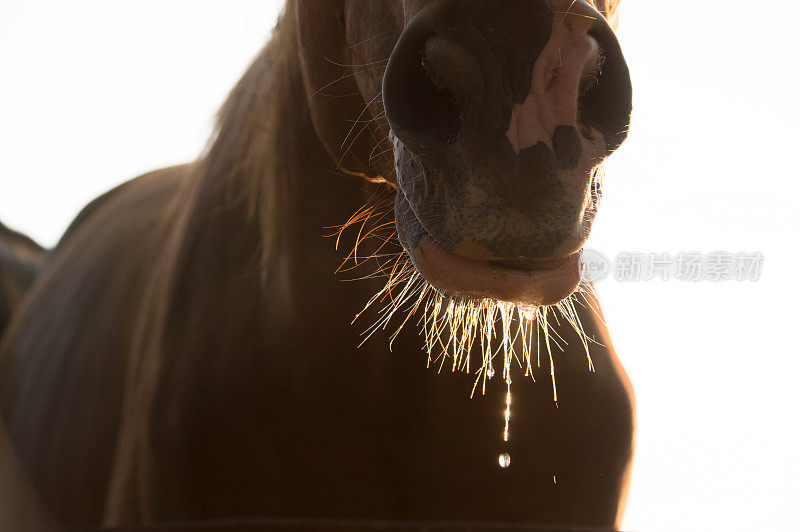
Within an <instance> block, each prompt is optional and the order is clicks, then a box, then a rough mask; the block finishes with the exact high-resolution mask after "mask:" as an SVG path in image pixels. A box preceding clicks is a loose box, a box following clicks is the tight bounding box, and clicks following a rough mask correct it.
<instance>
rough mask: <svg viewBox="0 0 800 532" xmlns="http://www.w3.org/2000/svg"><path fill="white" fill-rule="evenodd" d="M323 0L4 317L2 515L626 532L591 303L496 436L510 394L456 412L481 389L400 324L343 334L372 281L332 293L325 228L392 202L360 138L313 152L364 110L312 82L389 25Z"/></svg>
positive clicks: (619, 380)
mask: <svg viewBox="0 0 800 532" xmlns="http://www.w3.org/2000/svg"><path fill="white" fill-rule="evenodd" d="M315 3H316V4H319V2H312V1H309V0H290V1H289V2H288V4H287V8H286V11H285V13H284V16H283V19H282V22H281V23H280V24H279V26H278V28H277V29H276V31H275V34H274V36H273V39H272V41H271V43H270V44H269V45H268V46H267V47H266V48H265V49H264V50H263V51H262V52H261V53H260V54H259V55H258V57H257V58H256V59H255V61H254V62H253V64H252V66H251V67H250V68H249V70H248V71H247V73H246V74H245V75H244V77H243V78H242V80H241V81H240V82H239V84H238V85H237V86H236V87H235V88H234V90H233V91H232V93H231V95H230V97H229V99H228V101H227V103H226V104H225V105H224V107H223V108H222V110H221V112H220V117H219V124H218V129H217V131H216V135H215V137H214V139H213V141H212V143H211V144H210V145H209V148H208V150H206V152H205V153H204V154H203V155H202V157H200V158H199V159H198V160H197V161H196V162H194V163H191V164H187V165H183V166H177V167H172V168H167V169H163V170H159V171H156V172H153V173H150V174H147V175H144V176H141V177H138V178H136V179H134V180H132V181H130V182H128V183H126V184H124V185H122V186H121V187H119V188H117V189H115V190H114V191H112V192H110V193H108V194H107V195H105V196H104V197H102V198H101V199H99V200H98V201H96V202H94V203H93V204H92V205H90V206H89V207H88V208H87V210H86V211H84V212H83V213H82V214H81V215H80V216H79V218H78V220H77V221H76V222H75V223H74V224H73V226H72V227H70V229H69V230H68V231H67V234H66V235H65V236H64V238H63V239H62V241H61V242H60V243H59V244H58V246H57V248H56V249H55V250H54V251H53V252H52V253H51V255H50V257H49V259H48V263H47V265H46V267H45V268H44V271H43V272H42V273H41V275H40V277H39V279H38V281H37V282H36V283H35V284H34V286H33V287H32V288H31V289H30V291H29V292H28V294H27V295H26V296H25V298H24V301H23V302H22V304H21V305H20V306H19V307H17V309H16V310H15V311H14V315H13V318H12V320H11V322H10V324H9V326H8V328H7V329H6V331H5V333H4V334H3V337H2V344H1V345H0V394H2V395H1V399H2V411H1V413H2V426H3V432H2V433H1V434H0V436H2V438H0V452H2V456H0V477H1V478H0V493H2V494H3V495H2V498H3V499H4V501H3V503H2V504H0V512H3V515H2V516H0V522H4V523H11V524H23V525H25V524H27V525H33V526H38V525H41V524H42V523H47V524H57V525H85V524H99V523H103V524H129V523H140V522H164V521H175V520H191V519H214V518H251V517H273V518H275V517H305V518H342V519H348V518H359V519H396V520H417V521H419V520H429V521H439V520H456V521H476V522H503V523H512V522H515V523H553V524H580V525H593V526H608V527H613V526H618V523H619V520H620V518H621V508H622V507H623V503H624V499H625V493H626V490H627V482H628V476H629V470H630V462H631V457H632V450H633V447H632V445H633V444H632V442H633V430H634V425H633V401H632V393H631V388H630V385H629V382H628V380H627V377H626V376H625V373H624V371H623V370H622V368H621V366H620V365H619V363H618V361H617V358H616V355H615V353H614V351H613V348H612V346H611V342H610V339H609V337H608V332H607V330H606V328H605V326H604V324H603V323H602V321H601V320H600V318H599V317H598V316H597V315H596V314H595V313H594V312H592V311H589V310H581V319H582V321H583V324H584V326H585V328H586V332H587V334H588V335H589V336H593V337H595V338H596V339H598V341H599V342H600V345H594V346H592V348H591V354H592V358H593V360H594V367H595V372H594V373H591V372H589V371H588V370H587V368H586V362H585V355H584V354H583V352H582V349H583V348H582V346H581V344H580V342H579V341H577V339H575V341H573V342H571V343H570V345H569V347H567V349H566V351H565V352H564V353H560V352H559V353H557V354H556V367H557V379H558V386H559V403H558V405H556V404H554V403H553V401H552V390H551V389H550V387H549V375H548V373H547V371H548V370H545V369H542V370H540V371H541V372H542V373H541V376H542V378H537V382H535V383H534V382H530V381H529V382H523V379H521V378H520V379H518V381H517V382H516V383H515V390H514V410H513V416H514V417H513V429H512V438H511V441H510V442H509V443H508V444H503V442H502V441H501V437H500V432H501V431H500V428H501V422H502V408H503V400H504V399H503V398H504V393H505V387H504V386H502V385H501V383H497V385H496V386H494V385H492V386H489V388H488V390H487V393H486V394H485V395H484V396H476V397H475V398H474V399H470V398H469V393H470V390H471V387H472V383H473V378H474V377H473V376H472V375H467V374H441V375H438V374H437V373H436V371H434V370H433V369H428V368H427V367H426V356H427V355H426V354H425V353H424V352H423V351H421V347H422V340H421V339H420V338H419V336H418V335H417V334H416V332H417V331H416V330H415V329H414V327H409V326H407V328H406V330H404V332H403V334H401V335H400V336H399V337H398V338H396V340H395V342H394V347H393V351H392V352H390V351H389V348H388V338H387V337H386V335H384V336H380V335H381V334H382V333H379V334H378V335H376V336H375V337H373V339H371V340H370V341H369V342H367V343H366V344H365V345H364V346H363V347H362V348H360V349H358V348H357V346H358V344H359V342H360V337H359V333H360V331H361V330H362V327H363V326H364V324H362V326H360V327H359V326H355V327H354V326H351V325H350V320H351V319H352V316H353V315H355V314H356V313H357V312H358V311H359V310H360V309H361V307H362V306H363V304H364V303H365V301H366V300H367V299H369V297H370V296H371V295H372V294H374V293H375V292H376V290H378V289H379V288H380V286H381V284H382V283H380V282H377V281H372V280H365V281H362V282H359V283H344V282H341V280H340V279H339V278H337V277H336V276H334V275H333V271H334V270H335V268H336V265H337V264H338V263H339V262H340V260H341V258H342V257H341V255H340V254H339V253H337V252H336V251H335V250H334V247H333V244H332V242H331V241H330V239H325V238H324V236H323V235H324V233H325V231H324V229H323V228H324V227H327V226H331V225H335V224H337V223H341V222H343V221H344V220H346V219H347V217H348V216H349V215H350V214H352V213H353V212H355V211H356V210H357V209H359V208H360V207H361V206H362V205H363V204H364V202H365V201H366V200H367V199H368V198H370V197H371V196H372V195H373V194H374V193H375V191H376V190H377V189H379V188H385V187H386V185H385V184H376V183H374V182H372V181H366V180H361V179H357V178H353V177H349V176H343V175H342V173H341V172H339V171H338V170H339V168H340V167H346V168H348V169H350V170H353V171H357V172H360V173H363V174H365V175H375V171H374V169H373V168H371V167H370V166H369V164H367V163H364V162H363V161H366V160H367V159H369V153H370V150H371V149H372V148H373V145H372V144H373V143H372V142H367V141H366V139H363V138H362V139H358V141H357V142H354V143H353V145H352V146H351V149H350V150H349V152H348V153H347V154H346V157H344V158H341V157H337V158H334V157H332V156H331V153H330V152H331V150H329V149H326V147H325V146H326V145H327V146H330V145H332V144H335V142H332V141H331V140H330V139H331V138H336V132H337V131H338V132H339V133H338V134H339V136H338V138H339V139H341V138H342V137H343V136H344V132H345V131H346V130H347V129H349V128H350V127H351V126H352V120H353V118H354V117H355V116H356V115H357V114H358V112H359V111H360V109H359V108H363V105H364V103H365V102H364V101H363V100H358V98H356V99H355V100H354V99H353V98H352V97H348V96H347V95H352V94H354V93H358V92H359V90H358V87H356V85H355V82H354V79H353V77H348V76H345V77H343V78H342V79H341V81H340V83H338V84H337V85H335V86H332V88H331V89H330V91H329V92H333V91H337V93H338V94H340V95H342V98H340V99H338V100H337V99H335V98H328V100H326V101H327V102H328V104H327V107H324V112H322V111H321V110H320V109H322V108H314V109H312V108H310V105H309V102H310V101H312V100H313V98H314V97H319V95H314V94H312V93H313V91H311V90H309V84H311V85H312V88H313V87H314V86H316V88H319V87H320V86H321V85H320V84H316V83H315V82H314V80H313V79H312V78H314V77H315V76H317V77H320V78H326V76H327V80H328V81H332V80H334V79H336V78H339V77H340V76H341V75H342V74H341V71H339V72H338V73H337V70H336V68H337V67H336V66H335V65H337V64H350V63H347V60H348V57H349V56H348V55H347V49H348V47H347V46H346V45H345V44H344V43H343V42H342V41H341V39H342V38H341V37H339V36H338V33H337V32H338V31H339V30H338V29H337V28H339V25H340V24H342V22H343V20H344V18H345V13H347V17H349V19H348V21H349V23H352V22H353V20H360V21H361V23H363V24H364V25H365V26H366V25H369V24H377V23H378V22H380V20H382V19H381V18H380V17H381V16H384V18H385V16H386V14H385V13H382V12H381V11H382V10H390V9H395V8H390V7H385V5H389V4H393V3H394V2H388V1H380V2H378V1H372V0H370V2H367V3H364V2H358V3H359V4H360V5H361V6H362V11H361V12H360V14H358V15H354V14H353V13H352V10H349V11H347V12H346V11H345V4H346V2H345V1H344V0H331V1H330V2H328V4H329V5H328V4H326V6H327V7H325V8H321V7H316V8H312V7H309V6H310V5H313V4H315ZM351 3H352V2H347V4H351ZM397 4H398V5H399V4H400V2H399V0H398V2H397ZM404 5H405V3H404ZM601 7H602V4H601ZM376 38H379V39H388V40H389V41H390V42H394V41H392V40H393V39H394V40H396V39H397V34H396V33H389V34H388V35H382V36H378V37H376ZM310 40H314V45H313V46H311V45H310V44H309V42H310ZM322 45H324V46H327V47H328V48H329V49H330V50H331V53H330V54H328V55H326V54H325V53H324V50H322V51H318V50H317V48H318V47H319V46H322ZM315 47H317V48H315ZM334 51H338V54H339V55H336V54H335V53H334ZM310 57H311V58H313V57H316V59H317V61H318V63H319V65H318V68H319V69H322V71H323V72H322V73H321V74H320V73H319V72H318V71H314V73H313V75H312V74H309V72H310V71H311V70H312V67H313V66H314V65H310V64H309V63H310V61H312V59H309V58H310ZM350 60H351V61H352V59H350ZM326 69H327V70H326ZM331 102H332V103H331ZM326 124H327V125H329V126H330V127H328V126H326ZM326 128H327V129H326ZM331 130H333V131H334V133H331ZM387 157H389V158H391V154H389V155H387ZM23 284H25V283H23ZM554 327H555V329H556V330H558V331H560V332H561V334H562V335H563V336H564V337H565V338H570V337H571V336H570V334H572V333H571V332H567V331H566V328H565V327H559V326H558V325H554ZM562 329H563V330H562ZM572 338H574V336H572ZM538 376H539V374H537V377H538ZM491 384H495V383H491ZM504 451H508V452H509V453H510V454H511V456H512V459H513V463H512V465H511V467H509V468H507V469H501V468H499V467H498V465H497V456H498V453H499V452H504Z"/></svg>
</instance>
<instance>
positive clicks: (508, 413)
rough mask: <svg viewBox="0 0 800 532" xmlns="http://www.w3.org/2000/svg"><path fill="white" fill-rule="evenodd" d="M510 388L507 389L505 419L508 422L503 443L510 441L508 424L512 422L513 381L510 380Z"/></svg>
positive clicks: (508, 384)
mask: <svg viewBox="0 0 800 532" xmlns="http://www.w3.org/2000/svg"><path fill="white" fill-rule="evenodd" d="M507 386H508V388H507V389H506V410H505V412H504V417H505V420H506V427H505V429H504V430H503V441H508V424H509V421H511V381H510V380H509V381H508V383H507Z"/></svg>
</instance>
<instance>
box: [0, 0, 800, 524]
mask: <svg viewBox="0 0 800 532" xmlns="http://www.w3.org/2000/svg"><path fill="white" fill-rule="evenodd" d="M278 4H280V2H279V1H276V0H273V1H269V0H235V1H232V0H229V1H226V2H216V3H215V4H213V5H212V4H211V3H210V2H197V1H187V0H181V1H175V0H173V1H170V2H164V1H158V2H156V1H151V0H148V1H142V0H137V1H131V0H116V1H113V2H111V1H99V0H96V1H78V0H70V1H69V2H57V1H33V0H28V1H26V2H16V1H10V0H0V73H1V74H0V75H1V76H2V83H1V84H0V220H2V221H3V222H5V223H6V224H8V225H11V226H13V227H16V228H18V229H20V230H22V231H24V232H26V233H28V234H30V235H32V236H33V237H35V238H36V239H38V240H40V241H41V242H43V243H44V244H47V245H52V244H53V243H54V242H55V241H56V240H57V238H58V236H59V235H60V233H61V232H62V231H63V230H64V228H65V227H66V225H67V224H68V223H69V221H70V219H71V218H72V217H73V216H74V215H75V214H76V213H77V212H78V210H79V209H80V208H81V207H82V206H83V205H84V204H85V203H87V202H88V201H89V200H91V199H92V198H93V197H95V196H96V195H98V194H100V193H102V192H103V191H105V190H107V189H108V188H110V187H112V186H113V185H115V184H117V183H119V182H121V181H123V180H126V179H128V178H130V177H133V176H135V175H138V174H140V173H142V172H145V171H147V170H151V169H154V168H157V167H160V166H165V165H169V164H174V163H179V162H183V161H187V160H190V159H192V158H194V157H195V155H196V154H197V153H198V152H199V151H200V150H201V149H202V147H203V145H204V143H205V140H206V139H207V137H208V135H209V132H210V129H211V124H212V120H213V115H214V113H215V112H216V109H217V107H218V106H219V104H220V103H221V102H222V100H223V99H224V97H225V95H226V94H227V92H228V90H229V89H230V88H231V87H232V86H233V84H234V83H235V81H236V80H237V79H238V77H239V75H240V74H241V73H242V72H243V70H244V68H245V67H246V65H247V64H248V63H249V61H250V59H251V58H252V57H253V56H254V55H255V54H256V52H257V51H258V49H259V48H260V46H261V45H262V44H263V43H264V42H265V40H266V38H267V36H268V35H269V30H270V29H271V27H272V25H273V21H274V18H275V15H276V13H277V11H278V8H279V5H278ZM670 5H685V6H686V10H685V11H683V12H670V11H669V10H668V9H669V6H670ZM767 5H768V6H769V8H768V9H765V7H766V6H767ZM762 6H763V7H762ZM797 13H798V11H797V8H796V7H795V5H794V3H793V2H789V1H788V0H779V1H773V2H769V3H768V4H766V3H764V4H759V3H755V2H752V1H747V2H745V1H743V0H735V1H729V2H711V1H696V2H668V3H665V2H655V1H652V0H650V1H647V0H626V1H625V2H624V7H623V11H622V16H621V27H620V40H621V42H622V45H623V49H624V51H625V52H626V55H627V58H628V61H629V64H630V67H631V71H632V75H633V81H634V90H635V113H634V123H633V126H632V133H631V136H630V140H629V141H628V143H627V144H626V145H625V146H624V147H623V148H622V149H621V150H620V151H619V152H618V153H617V154H616V155H615V156H614V157H612V159H611V161H610V162H609V164H608V165H607V176H606V181H605V192H606V199H605V201H604V203H603V205H602V207H601V215H600V217H599V219H598V222H597V223H596V226H595V231H594V233H593V237H592V240H591V242H590V246H591V247H593V248H595V249H597V250H600V251H602V252H603V253H604V254H605V255H607V256H609V257H614V256H615V255H616V254H617V253H618V252H621V251H642V252H670V253H677V252H680V251H703V252H709V251H715V250H724V251H731V252H739V251H760V252H762V253H764V255H765V257H766V260H765V263H764V272H763V276H762V278H761V280H760V281H759V282H749V283H737V282H726V283H711V282H700V283H681V282H677V281H669V282H662V281H660V280H659V281H650V282H635V283H624V282H618V281H614V280H606V281H603V282H602V283H599V284H598V290H599V292H600V295H601V300H602V302H603V305H604V308H605V312H606V316H607V319H608V322H609V325H610V328H611V332H612V337H613V338H614V342H615V346H616V348H617V351H618V353H619V355H620V357H621V358H622V361H623V363H624V365H625V367H626V368H627V370H628V372H629V374H630V377H631V379H632V381H633V384H634V386H635V389H636V394H637V408H638V439H637V454H636V461H635V466H634V475H633V483H632V488H631V493H630V498H629V504H628V510H627V515H626V520H625V528H626V529H633V530H670V531H671V530H674V531H679V530H767V529H777V528H778V527H787V526H788V527H790V528H791V527H792V526H798V525H797V519H796V517H795V506H796V504H797V499H798V495H800V489H799V488H800V486H799V484H800V481H799V480H798V478H800V453H799V451H800V415H798V412H797V407H798V406H800V392H798V385H797V383H796V379H797V374H798V370H800V361H798V356H799V355H800V350H799V349H798V347H797V342H796V339H795V336H794V333H795V332H796V331H797V330H798V329H797V317H798V314H799V313H798V311H797V307H796V301H797V298H798V295H800V294H798V289H797V287H796V282H795V279H794V278H793V273H794V271H795V269H796V267H797V265H798V259H799V258H800V254H798V251H797V247H796V245H795V244H794V242H797V236H796V235H797V229H796V224H795V220H796V218H797V216H796V214H795V213H796V209H797V199H796V188H797V183H798V180H800V171H799V170H798V168H797V164H796V161H795V159H796V157H797V156H796V153H797V150H798V144H797V141H798V140H800V134H799V132H800V129H799V128H800V125H798V124H800V120H799V119H800V113H799V112H798V106H797V97H796V96H795V93H796V92H797V91H798V83H797V77H796V73H795V72H796V70H797V67H798V59H797V54H798V46H797V44H796V42H797V41H796V37H795V35H796V27H795V26H796V23H794V22H792V21H796V19H797ZM336 222H337V221H336V220H332V223H336Z"/></svg>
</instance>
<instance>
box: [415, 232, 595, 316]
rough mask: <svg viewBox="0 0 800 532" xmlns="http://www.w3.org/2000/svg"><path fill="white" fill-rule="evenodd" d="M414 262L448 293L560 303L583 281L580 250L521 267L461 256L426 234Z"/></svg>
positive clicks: (529, 303)
mask: <svg viewBox="0 0 800 532" xmlns="http://www.w3.org/2000/svg"><path fill="white" fill-rule="evenodd" d="M414 262H415V263H416V266H417V269H419V271H420V273H421V274H422V275H423V276H424V277H425V278H426V279H427V280H428V281H429V282H430V283H431V284H432V285H434V286H435V287H436V288H438V289H439V290H442V291H444V292H446V293H452V294H459V295H465V296H469V297H476V298H481V299H484V298H489V299H496V300H499V301H509V302H512V303H519V304H522V305H526V306H542V305H552V304H555V303H558V302H559V301H561V300H562V299H565V298H566V297H569V295H570V294H572V292H574V291H575V289H576V288H577V286H578V283H579V282H580V254H579V253H574V254H572V255H570V256H569V257H567V258H566V259H565V260H563V261H562V262H561V264H558V265H557V266H554V267H551V268H549V269H539V270H536V269H534V270H518V269H513V268H507V267H505V266H501V265H498V264H495V263H491V262H485V261H476V260H470V259H465V258H463V257H459V256H458V255H454V254H453V253H450V252H449V251H447V250H445V249H444V248H442V247H441V246H440V245H439V244H437V243H436V241H435V240H433V238H431V237H430V236H429V235H426V236H424V237H423V238H422V240H421V241H420V243H419V246H418V247H417V249H415V250H414Z"/></svg>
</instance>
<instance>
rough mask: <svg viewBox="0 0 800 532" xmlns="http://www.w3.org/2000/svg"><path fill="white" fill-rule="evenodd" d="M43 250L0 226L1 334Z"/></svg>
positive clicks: (37, 267)
mask: <svg viewBox="0 0 800 532" xmlns="http://www.w3.org/2000/svg"><path fill="white" fill-rule="evenodd" d="M45 254H46V253H45V249H44V248H43V247H42V246H40V245H39V244H38V243H37V242H35V241H34V240H32V239H31V238H29V237H27V236H25V235H23V234H22V233H19V232H17V231H14V230H12V229H10V228H8V227H6V226H5V225H4V224H2V223H0V335H2V333H3V329H5V327H6V325H7V324H8V321H9V320H10V319H11V314H12V313H13V311H14V310H15V309H16V308H17V307H18V306H19V305H20V303H21V302H22V298H23V296H24V294H25V293H26V292H27V291H28V289H29V288H30V287H31V285H32V284H33V282H34V280H35V279H36V277H37V276H38V274H39V271H40V270H41V267H42V264H43V262H44V258H45Z"/></svg>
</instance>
